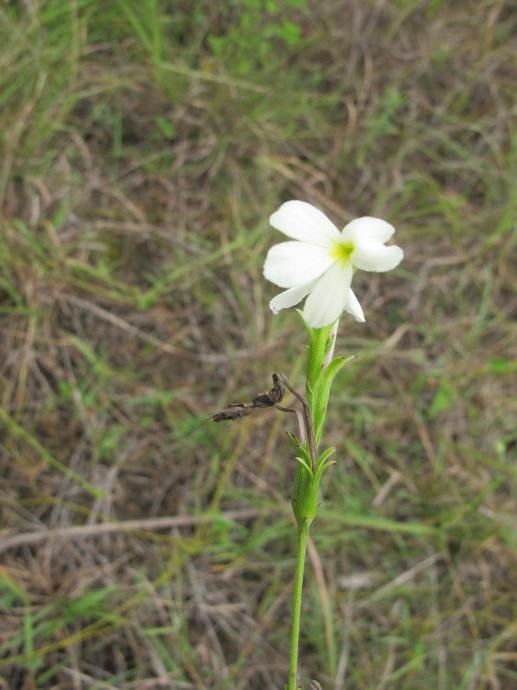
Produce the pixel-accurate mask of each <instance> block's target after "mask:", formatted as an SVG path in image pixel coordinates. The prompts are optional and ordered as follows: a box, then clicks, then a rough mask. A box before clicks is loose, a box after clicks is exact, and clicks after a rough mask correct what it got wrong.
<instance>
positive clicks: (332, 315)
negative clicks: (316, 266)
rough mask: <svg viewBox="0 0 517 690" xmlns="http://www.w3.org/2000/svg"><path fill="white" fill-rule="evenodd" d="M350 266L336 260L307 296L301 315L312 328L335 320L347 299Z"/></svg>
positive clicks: (350, 273)
mask: <svg viewBox="0 0 517 690" xmlns="http://www.w3.org/2000/svg"><path fill="white" fill-rule="evenodd" d="M352 272H353V271H352V266H351V265H350V264H347V265H345V266H343V265H342V264H340V263H338V262H336V263H334V264H333V265H332V266H331V267H330V268H329V269H328V271H327V272H326V273H325V274H324V275H322V276H321V278H320V279H319V280H318V282H317V283H316V285H315V286H314V289H313V290H312V291H311V293H310V295H309V296H308V297H307V301H306V302H305V308H304V310H303V317H304V319H305V321H306V323H307V324H308V325H309V326H311V327H312V328H322V327H323V326H328V325H329V324H331V323H334V321H337V320H338V319H339V317H340V315H341V312H342V311H343V309H344V308H345V305H346V304H347V301H348V292H349V290H350V283H351V281H352Z"/></svg>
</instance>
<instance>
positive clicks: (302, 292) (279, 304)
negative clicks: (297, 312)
mask: <svg viewBox="0 0 517 690" xmlns="http://www.w3.org/2000/svg"><path fill="white" fill-rule="evenodd" d="M315 284H316V280H311V282H310V283H305V285H300V286H299V287H294V288H291V289H290V290H285V292H281V293H280V294H279V295H276V297H273V299H272V300H271V302H270V303H269V308H270V309H271V311H272V312H273V314H278V312H279V311H281V310H282V309H288V308H289V307H294V306H295V305H296V304H298V302H301V301H302V299H303V298H304V297H306V296H307V295H308V294H309V292H310V291H311V290H312V288H313V287H314V285H315Z"/></svg>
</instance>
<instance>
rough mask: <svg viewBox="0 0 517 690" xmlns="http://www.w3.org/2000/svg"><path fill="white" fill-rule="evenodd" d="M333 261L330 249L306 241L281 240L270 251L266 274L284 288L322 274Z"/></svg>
mask: <svg viewBox="0 0 517 690" xmlns="http://www.w3.org/2000/svg"><path fill="white" fill-rule="evenodd" d="M331 263H332V257H331V256H330V252H329V251H328V249H325V248H324V247H317V246H316V245H314V244H307V243H306V242H281V243H280V244H275V245H274V246H273V247H271V249H270V250H269V251H268V253H267V256H266V262H265V264H264V276H265V277H266V278H267V279H268V280H270V281H271V282H272V283H275V285H278V286H279V287H284V288H291V287H298V286H299V285H304V284H305V283H308V282H310V281H311V280H314V279H315V278H318V277H319V276H321V275H322V274H323V273H325V271H326V270H327V268H328V267H329V266H330V264H331Z"/></svg>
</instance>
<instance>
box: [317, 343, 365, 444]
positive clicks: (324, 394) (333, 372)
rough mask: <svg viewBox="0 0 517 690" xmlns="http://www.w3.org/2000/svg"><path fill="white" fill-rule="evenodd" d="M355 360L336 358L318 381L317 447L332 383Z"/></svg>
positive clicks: (351, 357) (353, 356)
mask: <svg viewBox="0 0 517 690" xmlns="http://www.w3.org/2000/svg"><path fill="white" fill-rule="evenodd" d="M354 358H355V355H351V356H350V357H346V358H344V357H335V358H334V359H333V360H332V362H330V364H329V365H328V367H326V368H325V369H323V371H322V372H321V375H320V377H319V379H318V381H317V385H316V389H315V390H314V394H313V395H314V397H313V409H312V413H313V419H314V435H315V437H316V445H317V444H318V443H319V442H320V440H321V434H322V432H323V425H324V424H325V417H326V414H327V406H328V401H329V396H330V389H331V387H332V383H333V381H334V379H335V378H336V376H337V374H338V373H339V371H340V370H341V369H342V368H343V367H344V366H345V365H346V364H348V363H349V362H351V361H352V360H353V359H354Z"/></svg>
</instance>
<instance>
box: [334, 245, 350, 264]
mask: <svg viewBox="0 0 517 690" xmlns="http://www.w3.org/2000/svg"><path fill="white" fill-rule="evenodd" d="M354 249H355V247H354V243H353V242H339V241H338V242H335V243H334V245H333V246H332V249H331V250H330V255H331V256H332V258H333V259H334V261H338V262H339V263H340V264H347V263H349V261H350V257H351V256H352V254H353V252H354Z"/></svg>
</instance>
